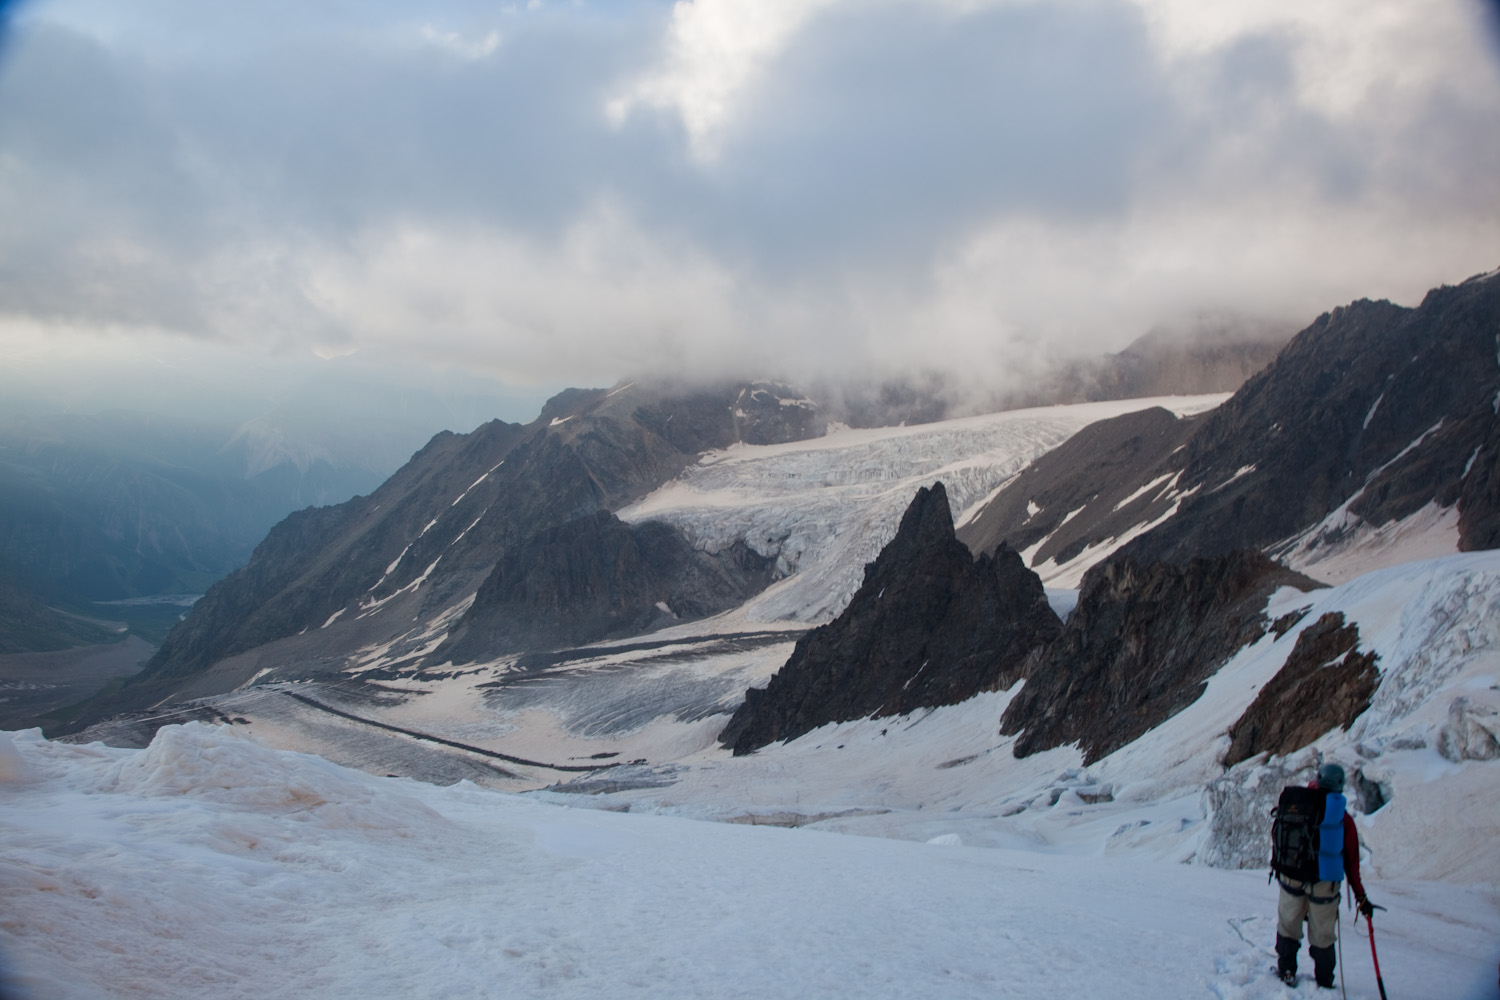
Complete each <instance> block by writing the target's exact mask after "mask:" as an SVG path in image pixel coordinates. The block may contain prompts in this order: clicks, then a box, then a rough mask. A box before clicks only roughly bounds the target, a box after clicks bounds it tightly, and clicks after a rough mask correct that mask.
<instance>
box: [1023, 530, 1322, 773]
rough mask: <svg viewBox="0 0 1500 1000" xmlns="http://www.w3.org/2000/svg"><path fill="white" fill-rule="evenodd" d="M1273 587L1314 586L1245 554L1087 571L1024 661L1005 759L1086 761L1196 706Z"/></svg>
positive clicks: (1254, 625) (1260, 615)
mask: <svg viewBox="0 0 1500 1000" xmlns="http://www.w3.org/2000/svg"><path fill="white" fill-rule="evenodd" d="M1282 586H1294V587H1299V588H1301V589H1310V588H1312V587H1315V586H1317V585H1316V584H1315V583H1313V582H1312V581H1311V580H1308V579H1307V578H1306V577H1303V576H1301V575H1300V574H1297V573H1293V572H1291V571H1290V570H1287V569H1286V568H1284V567H1282V566H1279V565H1277V564H1276V563H1273V562H1271V561H1270V560H1268V559H1266V558H1265V557H1264V556H1262V555H1260V554H1259V553H1256V552H1246V551H1242V552H1235V553H1231V554H1230V555H1227V556H1220V557H1218V558H1214V559H1194V560H1192V561H1191V562H1189V563H1188V564H1187V565H1186V566H1185V567H1179V566H1175V565H1173V564H1171V563H1155V564H1152V565H1150V566H1142V565H1141V564H1140V563H1137V562H1136V561H1134V560H1132V559H1128V558H1120V559H1115V560H1112V561H1110V562H1107V563H1104V564H1102V565H1100V566H1097V567H1095V568H1094V569H1093V570H1090V571H1089V573H1088V575H1087V576H1085V577H1084V581H1083V587H1082V589H1081V592H1080V594H1079V599H1078V607H1077V608H1076V609H1075V610H1074V612H1073V614H1072V615H1071V616H1070V617H1069V618H1068V624H1067V627H1066V628H1065V629H1064V631H1063V633H1062V635H1061V637H1060V638H1058V640H1057V641H1056V642H1054V643H1053V644H1052V645H1051V646H1049V647H1048V648H1047V649H1046V650H1045V651H1043V652H1041V653H1040V654H1039V656H1038V657H1037V659H1036V660H1035V662H1034V663H1032V664H1031V665H1030V666H1029V667H1028V668H1027V682H1026V686H1025V687H1024V688H1023V689H1022V690H1021V692H1020V693H1019V694H1018V695H1017V696H1016V697H1015V699H1014V700H1013V701H1011V703H1010V705H1009V706H1008V707H1007V708H1006V711H1005V715H1004V717H1003V718H1002V719H1001V724H1000V731H1001V733H1003V734H1006V735H1016V734H1019V738H1018V739H1017V740H1016V743H1015V748H1014V752H1015V754H1016V756H1017V757H1025V756H1028V755H1030V754H1033V753H1036V752H1038V751H1040V750H1048V749H1051V748H1052V747H1057V746H1062V745H1064V744H1067V743H1074V742H1076V743H1078V744H1079V746H1080V747H1081V748H1082V749H1083V752H1084V760H1085V761H1086V762H1087V763H1093V762H1094V761H1097V760H1098V759H1099V758H1101V757H1104V756H1106V755H1107V754H1109V753H1111V752H1113V751H1115V750H1117V749H1119V748H1120V747H1122V746H1124V745H1126V744H1127V743H1130V742H1131V741H1132V740H1135V739H1137V738H1138V737H1140V736H1142V735H1143V734H1145V733H1146V732H1147V731H1148V730H1150V729H1153V728H1155V727H1156V726H1158V725H1160V724H1161V723H1162V722H1165V721H1166V720H1167V719H1168V718H1170V717H1171V716H1173V715H1175V714H1176V713H1177V712H1179V711H1181V710H1182V709H1184V708H1186V707H1187V706H1188V705H1191V704H1192V703H1193V702H1194V701H1196V700H1197V699H1198V696H1199V695H1201V694H1202V693H1203V689H1204V687H1205V685H1206V684H1207V682H1208V678H1209V677H1211V676H1212V675H1213V674H1214V672H1215V671H1217V670H1218V669H1219V667H1220V666H1222V665H1223V664H1224V662H1225V661H1226V660H1227V659H1228V658H1229V657H1230V656H1231V655H1232V654H1233V653H1234V652H1235V651H1236V650H1238V649H1239V648H1240V647H1242V646H1244V645H1246V644H1247V643H1249V642H1253V641H1254V640H1256V639H1258V638H1260V636H1262V635H1263V634H1265V629H1266V619H1265V614H1264V611H1263V609H1264V607H1265V603H1266V599H1267V598H1268V597H1269V596H1270V595H1271V594H1272V593H1273V592H1274V591H1275V590H1276V589H1277V588H1278V587H1282Z"/></svg>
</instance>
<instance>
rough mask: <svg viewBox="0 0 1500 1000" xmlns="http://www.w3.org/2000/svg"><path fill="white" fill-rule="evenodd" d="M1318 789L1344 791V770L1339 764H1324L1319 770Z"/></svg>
mask: <svg viewBox="0 0 1500 1000" xmlns="http://www.w3.org/2000/svg"><path fill="white" fill-rule="evenodd" d="M1318 787H1319V788H1322V789H1324V790H1326V791H1330V792H1342V791H1343V790H1344V769H1343V768H1342V767H1339V766H1338V765H1337V764H1324V765H1323V766H1322V767H1320V768H1318Z"/></svg>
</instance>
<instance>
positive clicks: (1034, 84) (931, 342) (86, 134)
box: [0, 0, 1500, 384]
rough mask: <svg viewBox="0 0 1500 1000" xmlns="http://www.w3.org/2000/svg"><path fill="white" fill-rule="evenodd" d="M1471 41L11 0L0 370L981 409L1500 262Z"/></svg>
mask: <svg viewBox="0 0 1500 1000" xmlns="http://www.w3.org/2000/svg"><path fill="white" fill-rule="evenodd" d="M1479 17H1480V11H1479V9H1478V8H1477V7H1476V6H1474V5H1473V4H1471V3H1467V2H1464V0H1452V2H1439V3H1433V4H1425V5H1412V4H1407V3H1400V2H1374V3H1358V4H1356V3H1353V2H1350V0H1299V2H1295V3H1294V2H1291V0H1267V2H1265V3H1257V4H1250V5H1245V4H1234V3H1207V4H1205V3H1189V2H1184V0H1131V2H1126V0H1091V2H1082V0H1080V2H1073V0H1058V2H1051V3H1043V2H1021V0H993V2H988V0H929V2H919V0H882V2H879V3H868V2H865V3H856V2H854V0H801V2H797V0H761V2H749V0H695V2H691V3H687V2H683V3H677V4H675V5H673V6H671V7H666V6H665V5H661V4H651V3H642V4H637V5H628V4H627V5H624V6H619V7H616V6H610V7H604V6H596V5H590V4H586V3H579V4H569V5H562V4H554V5H524V6H521V5H512V6H511V7H509V8H503V9H499V10H497V9H496V8H494V7H493V6H490V5H481V4H478V3H473V2H465V0H450V2H448V3H445V4H441V5H439V6H437V7H432V8H428V9H424V11H423V18H424V20H422V21H419V22H416V23H413V22H412V21H411V20H410V14H409V12H408V11H407V10H406V9H405V8H397V7H396V6H394V5H371V6H362V7H360V8H359V9H358V10H357V11H356V10H347V9H342V8H338V9H335V8H319V9H318V10H303V9H301V8H300V7H297V8H286V9H282V8H278V9H277V10H276V11H275V12H274V15H269V14H267V13H266V12H265V11H263V10H262V9H261V8H259V7H257V6H256V5H250V4H239V3H231V4H225V5H218V6H216V7H214V8H213V9H212V10H208V9H204V8H200V7H197V6H195V5H190V4H186V3H182V2H178V0H156V2H154V3H151V4H147V5H145V6H144V7H142V8H140V9H138V10H134V12H131V11H122V10H121V9H119V8H117V7H114V6H110V5H105V6H101V5H98V4H95V3H92V2H91V0H38V2H37V3H34V4H32V5H30V6H28V7H25V8H23V16H22V17H21V18H20V20H19V21H18V22H17V23H16V24H15V25H14V30H13V31H12V32H11V44H10V45H9V47H8V48H7V49H6V50H5V52H4V62H3V63H0V217H3V218H5V219H6V220H7V225H6V226H5V227H4V229H3V231H0V350H3V349H5V346H6V345H7V344H11V345H14V344H18V343H22V342H25V343H26V344H29V345H32V348H34V347H35V344H36V343H37V342H38V341H39V340H40V341H42V342H46V341H47V340H48V339H50V340H52V341H53V342H55V343H58V344H62V343H64V342H66V343H68V344H77V343H79V342H80V338H82V339H83V341H85V342H86V341H87V340H88V338H90V337H95V338H97V337H100V336H105V335H107V336H109V337H112V338H114V340H115V341H119V340H121V339H128V338H130V337H132V336H151V337H157V338H160V337H163V336H166V337H185V338H202V339H211V340H217V341H221V342H225V343H228V344H238V345H241V347H242V349H244V350H252V351H265V350H266V349H267V347H268V346H269V347H270V348H272V349H274V350H277V351H281V352H287V351H292V352H303V353H306V354H309V355H318V356H323V357H334V356H342V355H347V354H350V353H356V354H361V355H364V356H367V357H372V358H385V359H389V360H395V361H401V362H402V363H407V364H411V363H417V362H420V361H425V360H434V359H435V360H438V361H441V362H444V363H450V364H461V365H466V366H471V367H474V368H476V369H481V370H484V371H487V372H491V373H493V374H495V375H497V376H499V377H501V378H503V379H505V380H508V381H511V382H514V383H524V384H540V383H552V384H555V383H559V382H573V383H594V384H599V383H607V382H609V381H612V380H613V378H615V377H617V376H618V375H620V374H622V373H624V372H626V371H630V370H639V369H649V368H669V369H672V370H676V371H684V370H686V371H701V370H710V369H711V370H726V369H733V368H737V367H742V368H757V369H761V370H766V369H776V370H777V371H779V372H781V373H786V374H796V373H797V372H798V370H800V369H802V368H814V369H822V370H827V369H838V368H849V367H858V368H861V369H863V370H866V371H869V370H882V369H883V370H887V371H892V370H894V371H904V370H910V369H911V368H912V367H914V366H920V367H944V366H951V367H953V368H955V369H960V370H962V371H963V372H964V373H966V374H967V375H968V376H969V377H971V378H975V379H1002V378H1005V377H1007V373H1010V374H1011V375H1014V373H1016V372H1017V371H1018V370H1021V369H1024V368H1025V366H1026V364H1028V363H1029V361H1028V359H1030V358H1034V357H1035V356H1037V355H1039V354H1043V353H1053V354H1056V353H1065V352H1067V351H1070V350H1081V349H1086V348H1092V349H1097V348H1101V347H1103V348H1111V349H1113V348H1117V347H1119V346H1121V345H1122V344H1124V343H1125V342H1127V341H1129V340H1130V339H1132V338H1133V337H1135V336H1137V335H1138V334H1140V333H1142V332H1144V331H1145V330H1146V329H1147V328H1149V327H1150V326H1152V325H1154V324H1156V323H1160V322H1168V321H1172V320H1174V319H1177V318H1180V317H1181V316H1184V315H1189V314H1192V313H1194V312H1198V311H1202V310H1217V311H1225V310H1228V311H1242V312H1250V313H1255V314H1259V315H1272V316H1280V317H1285V318H1288V319H1291V320H1294V321H1302V322H1306V321H1310V320H1311V319H1312V318H1313V316H1315V315H1316V314H1317V313H1318V312H1321V311H1322V310H1324V309H1327V308H1331V307H1332V306H1335V305H1338V304H1340V303H1342V302H1345V301H1348V300H1349V299H1352V298H1357V297H1361V296H1370V297H1392V298H1395V299H1396V300H1398V301H1404V302H1412V301H1414V300H1415V299H1416V298H1417V297H1419V296H1420V294H1421V293H1422V291H1424V290H1425V289H1426V288H1428V287H1431V286H1432V285H1435V284H1439V283H1442V282H1445V281H1446V282H1454V281H1458V280H1462V279H1463V278H1465V277H1467V276H1468V275H1470V274H1472V273H1475V272H1478V271H1485V270H1491V269H1493V268H1494V267H1495V266H1496V265H1497V264H1500V260H1496V259H1495V255H1496V253H1497V248H1500V129H1495V128H1494V123H1495V121H1496V120H1497V118H1500V73H1497V60H1496V59H1495V53H1493V52H1491V51H1488V50H1486V48H1485V47H1484V39H1485V38H1486V37H1488V36H1487V35H1486V34H1485V33H1484V32H1483V31H1481V30H1480V23H1479ZM402 37H404V38H407V39H414V40H415V44H411V43H409V44H405V45H394V46H393V45H390V44H378V43H376V42H373V41H372V39H376V40H378V39H387V40H389V39H392V38H402ZM38 331H43V332H42V333H40V334H39V333H38ZM122 331H126V332H122ZM148 331H158V332H155V333H148ZM160 331H165V333H162V332H160ZM32 348H28V350H30V349H32Z"/></svg>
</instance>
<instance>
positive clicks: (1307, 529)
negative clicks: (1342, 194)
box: [963, 274, 1500, 567]
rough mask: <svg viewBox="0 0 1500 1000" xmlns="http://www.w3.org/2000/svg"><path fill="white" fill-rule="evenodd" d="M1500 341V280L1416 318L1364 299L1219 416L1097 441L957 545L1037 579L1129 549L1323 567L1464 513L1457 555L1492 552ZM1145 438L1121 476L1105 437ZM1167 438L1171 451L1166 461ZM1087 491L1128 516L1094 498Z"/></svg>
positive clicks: (1439, 295)
mask: <svg viewBox="0 0 1500 1000" xmlns="http://www.w3.org/2000/svg"><path fill="white" fill-rule="evenodd" d="M1497 329H1500V279H1497V278H1496V277H1495V275H1494V274H1489V275H1480V276H1478V277H1475V278H1471V279H1469V280H1468V281H1465V282H1463V283H1462V284H1460V285H1457V286H1451V287H1443V288H1438V289H1434V290H1433V291H1431V292H1429V293H1428V294H1427V296H1426V297H1425V298H1424V299H1423V301H1422V303H1421V304H1420V305H1419V306H1417V307H1416V308H1414V309H1409V308H1404V307H1402V306H1397V305H1393V304H1391V303H1390V302H1384V301H1381V302H1372V301H1369V300H1360V301H1358V302H1354V303H1351V304H1350V305H1348V306H1344V307H1340V308H1338V309H1335V310H1333V311H1331V312H1329V313H1325V314H1324V315H1322V316H1320V317H1318V319H1317V320H1315V321H1314V322H1313V323H1312V325H1310V326H1309V327H1307V328H1306V329H1305V330H1303V331H1302V332H1301V333H1299V334H1297V336H1296V337H1294V338H1293V339H1292V340H1291V342H1290V343H1289V344H1287V346H1286V347H1285V348H1284V349H1283V350H1282V351H1281V353H1280V354H1278V355H1277V356H1276V359H1275V360H1274V361H1273V362H1272V363H1271V364H1270V365H1268V366H1267V367H1266V368H1264V369H1263V370H1261V371H1260V372H1259V373H1257V374H1256V375H1254V376H1253V377H1251V378H1250V379H1249V380H1248V381H1247V382H1246V383H1245V384H1244V385H1243V386H1242V387H1241V388H1240V389H1239V390H1238V391H1237V392H1235V393H1234V395H1233V396H1232V397H1230V399H1229V400H1227V401H1226V402H1225V403H1224V404H1223V405H1221V406H1220V407H1218V408H1217V409H1216V410H1214V411H1212V412H1211V413H1209V414H1206V415H1204V416H1202V417H1198V418H1191V419H1189V420H1186V421H1180V422H1179V423H1180V424H1181V425H1182V426H1178V427H1175V428H1174V427H1171V426H1169V425H1167V424H1166V422H1165V421H1158V422H1159V423H1160V424H1161V427H1160V428H1149V429H1147V428H1141V429H1138V428H1137V427H1135V426H1134V425H1132V424H1121V425H1119V426H1116V427H1114V428H1110V429H1108V435H1106V429H1105V428H1100V431H1099V438H1100V439H1101V440H1097V441H1093V442H1092V443H1090V442H1088V441H1087V440H1085V441H1079V442H1078V444H1077V446H1075V450H1074V453H1072V454H1070V455H1066V456H1065V455H1063V454H1058V455H1056V456H1055V457H1054V456H1049V458H1051V459H1052V460H1051V461H1050V462H1047V463H1043V462H1039V463H1037V467H1036V470H1035V471H1034V472H1033V473H1031V474H1030V475H1028V476H1023V477H1020V478H1018V479H1017V480H1016V481H1015V482H1014V483H1012V484H1011V485H1009V486H1008V487H1007V488H1006V489H1005V490H1003V491H1001V492H1000V493H999V494H998V495H997V496H996V497H994V498H993V499H992V501H991V502H990V504H989V505H988V507H987V508H986V509H985V510H984V511H982V512H980V513H979V514H978V515H977V516H976V517H974V518H972V519H971V520H970V522H969V523H968V524H966V525H965V527H964V531H963V537H964V538H965V539H966V540H968V541H970V543H971V544H972V545H975V546H978V547H980V548H982V547H983V545H985V544H988V543H991V542H992V541H993V540H996V539H1000V538H1011V539H1021V538H1033V537H1035V538H1036V539H1037V540H1036V542H1035V543H1033V544H1034V545H1036V546H1037V547H1036V549H1035V551H1034V552H1031V555H1030V564H1031V565H1033V566H1038V567H1041V566H1043V564H1046V563H1048V562H1049V560H1051V561H1055V562H1057V563H1061V562H1066V561H1067V560H1068V558H1069V557H1073V558H1076V557H1077V555H1078V554H1079V553H1083V552H1084V551H1085V550H1088V551H1091V552H1095V553H1101V552H1102V553H1107V552H1109V551H1113V550H1114V549H1116V548H1122V547H1123V548H1124V549H1125V550H1127V551H1129V552H1130V553H1131V554H1132V555H1133V557H1134V558H1136V559H1137V560H1138V561H1140V562H1142V563H1150V562H1153V561H1156V560H1159V559H1170V560H1172V561H1175V562H1178V563H1185V562H1186V561H1188V560H1189V559H1192V558H1194V557H1197V556H1215V555H1223V554H1225V553H1228V552H1231V551H1234V550H1236V549H1241V548H1256V549H1262V550H1265V551H1267V552H1268V553H1269V554H1272V555H1274V556H1277V557H1284V558H1287V559H1290V560H1292V564H1293V565H1297V566H1312V565H1315V563H1316V560H1317V559H1318V558H1319V557H1320V555H1321V551H1320V550H1322V551H1327V550H1328V549H1329V548H1330V547H1331V546H1337V545H1338V544H1339V543H1340V542H1341V541H1343V540H1345V539H1347V538H1349V537H1352V536H1353V535H1354V534H1356V533H1358V532H1359V531H1362V530H1367V529H1369V528H1378V527H1380V526H1382V525H1385V524H1388V523H1390V522H1392V521H1399V520H1402V519H1404V518H1408V517H1410V516H1412V515H1413V514H1415V513H1417V512H1418V511H1421V510H1422V509H1423V508H1426V507H1429V506H1433V507H1436V508H1438V509H1451V508H1453V507H1454V505H1455V504H1456V505H1457V510H1458V513H1459V517H1458V526H1459V548H1460V549H1462V550H1465V551H1468V550H1474V549H1480V548H1487V547H1492V546H1494V545H1495V544H1497V543H1500V471H1497V469H1500V416H1497V406H1496V400H1497V398H1500V338H1497V334H1496V330H1497ZM1143 431H1144V432H1145V433H1147V434H1156V435H1157V437H1156V439H1155V440H1156V441H1157V442H1159V443H1160V444H1161V445H1162V447H1161V448H1150V447H1145V446H1144V444H1143V445H1142V446H1141V447H1140V449H1139V450H1140V452H1141V457H1142V459H1143V461H1142V462H1141V463H1140V464H1139V465H1138V466H1137V467H1136V468H1135V469H1134V471H1132V472H1128V473H1127V474H1126V475H1125V476H1124V477H1123V478H1122V477H1121V476H1120V475H1119V469H1117V468H1115V467H1114V466H1111V464H1110V461H1111V451H1110V448H1109V447H1108V446H1107V444H1106V443H1105V441H1104V440H1102V439H1104V438H1106V437H1109V438H1110V439H1111V440H1113V441H1115V442H1117V443H1119V444H1120V446H1122V447H1130V446H1131V445H1130V442H1131V441H1132V440H1137V439H1140V438H1141V437H1142V433H1143ZM1169 441H1176V442H1177V443H1175V444H1172V446H1171V449H1170V450H1167V453H1166V454H1165V455H1162V454H1161V451H1162V450H1163V449H1164V448H1165V445H1166V444H1167V442H1169ZM1086 445H1088V447H1085V446H1086ZM1065 458H1071V459H1072V460H1073V461H1071V462H1068V463H1065V462H1064V459H1065ZM1116 465H1118V463H1116ZM1091 482H1092V483H1098V484H1107V486H1108V488H1109V489H1110V490H1111V491H1112V493H1111V496H1113V495H1115V494H1123V495H1124V496H1126V497H1128V498H1129V500H1128V503H1127V504H1126V506H1125V507H1124V508H1121V507H1117V506H1116V504H1114V503H1110V502H1107V499H1106V498H1105V497H1103V496H1099V497H1096V496H1094V494H1093V493H1092V492H1090V487H1089V484H1090V483H1091ZM1096 489H1097V487H1096ZM1069 515H1071V516H1069ZM1126 515H1128V516H1126ZM1064 521H1066V529H1065V530H1064V527H1063V526H1064ZM1043 532H1045V533H1043ZM1018 547H1020V548H1023V549H1028V550H1029V549H1030V547H1029V546H1027V545H1024V544H1023V545H1018Z"/></svg>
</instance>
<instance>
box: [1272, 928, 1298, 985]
mask: <svg viewBox="0 0 1500 1000" xmlns="http://www.w3.org/2000/svg"><path fill="white" fill-rule="evenodd" d="M1301 947H1302V942H1301V941H1298V940H1297V939H1296V938H1289V937H1283V936H1282V935H1280V934H1278V935H1276V975H1278V976H1280V977H1281V981H1282V982H1283V983H1286V984H1287V985H1288V986H1295V985H1296V984H1297V950H1298V949H1299V948H1301Z"/></svg>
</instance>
